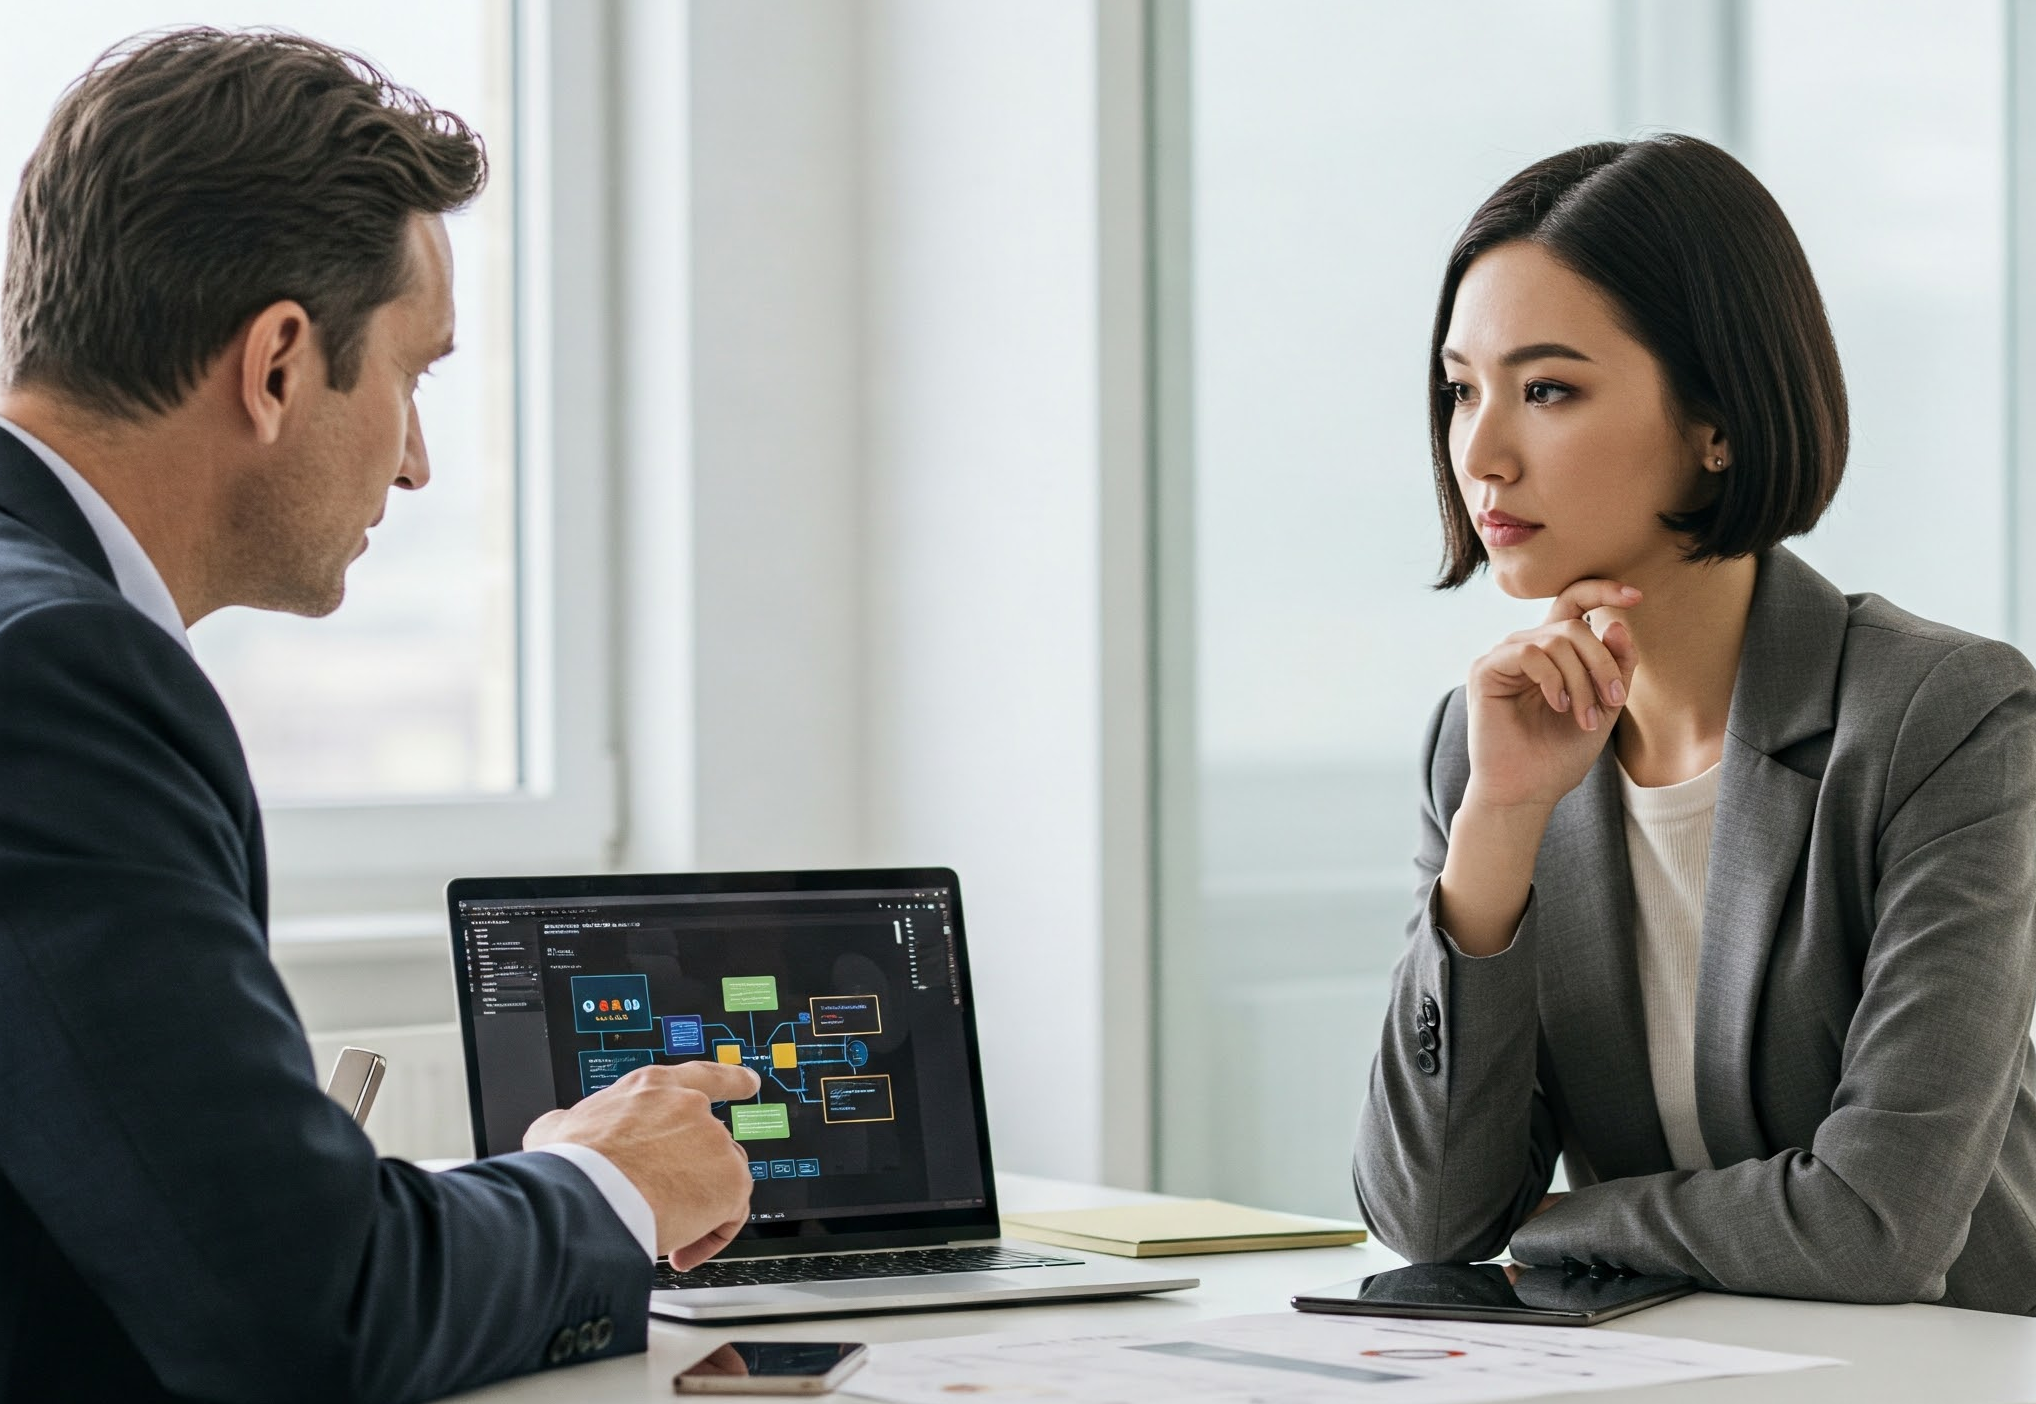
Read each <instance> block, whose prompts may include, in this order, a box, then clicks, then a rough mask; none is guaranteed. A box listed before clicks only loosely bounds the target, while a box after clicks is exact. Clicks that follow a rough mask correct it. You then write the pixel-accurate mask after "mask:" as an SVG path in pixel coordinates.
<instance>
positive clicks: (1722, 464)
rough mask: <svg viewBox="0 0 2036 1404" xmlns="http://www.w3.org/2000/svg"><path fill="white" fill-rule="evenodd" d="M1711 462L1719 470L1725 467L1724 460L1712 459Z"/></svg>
mask: <svg viewBox="0 0 2036 1404" xmlns="http://www.w3.org/2000/svg"><path fill="white" fill-rule="evenodd" d="M1711 462H1713V463H1715V464H1716V465H1717V466H1718V467H1720V468H1723V467H1724V466H1725V460H1724V459H1722V458H1714V459H1712V460H1711Z"/></svg>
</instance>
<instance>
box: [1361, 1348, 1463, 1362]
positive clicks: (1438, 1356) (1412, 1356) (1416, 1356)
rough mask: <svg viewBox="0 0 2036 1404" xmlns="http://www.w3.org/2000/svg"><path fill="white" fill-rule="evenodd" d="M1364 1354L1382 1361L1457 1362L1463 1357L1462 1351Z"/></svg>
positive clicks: (1399, 1351)
mask: <svg viewBox="0 0 2036 1404" xmlns="http://www.w3.org/2000/svg"><path fill="white" fill-rule="evenodd" d="M1363 1353H1364V1354H1365V1355H1370V1356H1374V1357H1376V1358H1377V1359H1380V1360H1455V1359H1458V1358H1459V1357H1461V1356H1462V1355H1463V1352H1462V1351H1460V1350H1367V1351H1365V1352H1363Z"/></svg>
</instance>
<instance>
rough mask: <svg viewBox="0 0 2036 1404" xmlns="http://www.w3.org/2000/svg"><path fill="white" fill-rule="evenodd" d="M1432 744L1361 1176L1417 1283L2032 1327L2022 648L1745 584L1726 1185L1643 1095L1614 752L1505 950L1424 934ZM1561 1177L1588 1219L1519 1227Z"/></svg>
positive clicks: (1566, 1209) (1880, 605) (1724, 1017)
mask: <svg viewBox="0 0 2036 1404" xmlns="http://www.w3.org/2000/svg"><path fill="white" fill-rule="evenodd" d="M1465 722H1466V716H1465V709H1464V703H1463V694H1462V690H1461V689H1458V690H1457V691H1456V692H1453V693H1451V694H1450V695H1449V696H1448V697H1447V698H1446V699H1444V701H1443V703H1442V705H1441V707H1440V708H1438V709H1437V711H1436V714H1435V718H1434V721H1433V723H1432V724H1431V726H1430V728H1429V732H1428V742H1427V748H1426V752H1425V754H1424V756H1423V767H1424V769H1423V773H1424V775H1425V777H1426V786H1425V793H1424V795H1423V802H1422V806H1421V838H1420V847H1419V853H1418V854H1417V857H1416V864H1417V866H1418V868H1419V870H1420V886H1419V888H1418V889H1417V891H1418V894H1419V896H1420V898H1421V903H1420V909H1419V910H1418V911H1417V913H1416V915H1415V916H1414V918H1413V920H1412V921H1411V922H1410V923H1409V931H1408V937H1409V939H1408V945H1407V949H1406V952H1405V954H1404V955H1403V956H1402V957H1401V959H1400V963H1399V966H1398V969H1397V971H1396V973H1395V976H1394V989H1393V996H1392V1004H1391V1007H1390V1009H1389V1010H1388V1012H1387V1016H1386V1027H1385V1036H1384V1038H1383V1039H1382V1041H1381V1043H1380V1047H1379V1053H1378V1057H1377V1059H1376V1061H1375V1062H1374V1063H1373V1065H1372V1073H1371V1084H1370V1095H1369V1097H1368V1098H1367V1100H1366V1103H1365V1106H1364V1110H1363V1113H1362V1116H1361V1119H1360V1123H1359V1131H1358V1144H1357V1155H1356V1163H1355V1175H1356V1181H1357V1191H1358V1197H1359V1200H1360V1201H1361V1203H1362V1204H1363V1207H1364V1211H1365V1217H1366V1220H1367V1222H1368V1223H1369V1224H1370V1225H1371V1227H1372V1230H1373V1232H1375V1233H1376V1234H1377V1235H1378V1236H1379V1238H1380V1239H1381V1240H1382V1241H1383V1242H1385V1243H1386V1244H1388V1245H1389V1246H1391V1247H1392V1248H1393V1249H1395V1250H1396V1251H1398V1252H1399V1253H1401V1254H1403V1255H1404V1256H1406V1257H1408V1258H1410V1259H1412V1260H1414V1261H1417V1262H1440V1261H1462V1260H1477V1259H1481V1258H1488V1257H1494V1256H1497V1255H1498V1254H1499V1253H1500V1252H1501V1251H1502V1250H1504V1249H1506V1248H1507V1247H1508V1246H1509V1243H1510V1247H1511V1251H1512V1254H1513V1256H1514V1257H1516V1258H1518V1259H1520V1260H1521V1261H1524V1262H1533V1263H1555V1262H1559V1261H1561V1260H1562V1259H1563V1258H1564V1257H1573V1258H1578V1259H1583V1260H1591V1259H1601V1260H1604V1261H1606V1262H1610V1263H1613V1264H1617V1265H1621V1266H1629V1267H1632V1268H1636V1269H1639V1270H1641V1271H1644V1272H1667V1273H1683V1274H1687V1275H1689V1276H1691V1277H1694V1278H1696V1279H1697V1280H1698V1281H1699V1282H1701V1283H1702V1284H1704V1285H1705V1286H1707V1287H1712V1288H1718V1289H1722V1290H1726V1291H1734V1292H1757V1293H1768V1294H1773V1295H1778V1296H1790V1297H1815V1298H1823V1299H1827V1300H1833V1301H1858V1302H1905V1301H1941V1302H1943V1303H1945V1304H1947V1305H1951V1306H1961V1307H1976V1308H1980V1309H1984V1310H1988V1311H2005V1312H2018V1313H2028V1312H2030V1311H2032V1310H2036V1072H2032V1063H2031V1058H2032V1050H2031V1046H2030V1037H2029V1022H2030V1013H2031V1006H2032V1003H2036V671H2032V670H2031V668H2030V666H2029V663H2028V661H2027V660H2026V659H2024V658H2023V657H2022V655H2021V654H2020V653H2019V652H2017V651H2016V650H2015V649H2013V648H2011V647H2009V646H2008V645H2007V644H2004V643H1997V642H1994V641H1992V640H1988V639H1982V638H1977V637H1974V636H1973V635H1970V634H1964V633H1960V632H1959V631H1957V630H1955V629H1949V628H1946V627H1945V626H1943V625H1941V624H1932V623H1930V622H1928V621H1926V620H1922V619H1918V618H1916V617H1914V616H1913V615H1909V614H1905V613H1903V612H1902V611H1901V610H1899V609H1896V608H1895V607H1894V606H1892V605H1890V604H1888V603H1887V602H1886V601H1885V600H1882V599H1880V598H1879V597H1877V596H1874V595H1852V596H1846V595H1841V594H1840V593H1839V592H1838V591H1837V590H1836V589H1835V588H1834V587H1833V586H1832V585H1831V584H1830V583H1829V582H1828V581H1826V580H1825V579H1824V578H1823V577H1822V576H1820V575H1818V574H1817V573H1816V572H1815V571H1813V570H1811V569H1810V568H1809V567H1808V566H1806V565H1804V564H1803V562H1802V561H1800V560H1799V559H1797V558H1796V557H1795V556H1794V555H1792V554H1790V553H1789V552H1788V551H1786V550H1781V549H1776V550H1773V551H1770V552H1768V553H1766V554H1765V555H1764V556H1763V557H1762V558H1761V561H1760V577H1759V583H1758V585H1757V586H1756V588H1755V592H1754V598H1753V608H1752V614H1751V616H1750V618H1749V620H1748V623H1747V631H1746V642H1745V647H1744V651H1743V653H1742V654H1741V658H1740V666H1739V678H1738V682H1737V683H1736V685H1735V686H1734V689H1733V693H1732V709H1731V714H1730V718H1729V720H1728V722H1727V725H1726V737H1725V753H1724V763H1723V772H1722V775H1721V777H1720V783H1719V788H1718V809H1717V814H1716V817H1715V820H1714V822H1713V828H1712V835H1713V837H1712V845H1711V860H1710V870H1709V877H1708V882H1707V887H1706V893H1705V899H1704V925H1703V952H1702V956H1701V962H1700V965H1699V973H1698V983H1697V1028H1696V1067H1697V1088H1696V1092H1697V1114H1698V1121H1699V1124H1700V1125H1701V1127H1702V1130H1703V1135H1704V1144H1705V1146H1706V1148H1707V1149H1708V1151H1709V1152H1710V1158H1711V1163H1712V1164H1713V1165H1714V1166H1715V1167H1717V1168H1715V1169H1712V1170H1700V1171H1684V1170H1676V1169H1674V1168H1672V1165H1671V1162H1670V1159H1669V1152H1668V1146H1667V1143H1666V1141H1665V1140H1664V1139H1663V1136H1662V1131H1661V1122H1660V1119H1659V1117H1658V1115H1657V1114H1656V1110H1655V1103H1654V1089H1653V1084H1652V1082H1651V1080H1650V1078H1649V1074H1648V1063H1647V1036H1646V1028H1645V1023H1644V1018H1645V1016H1644V1014H1643V1012H1642V1008H1641V1003H1640V990H1639V978H1638V975H1637V972H1636V961H1635V955H1634V948H1633V923H1634V916H1633V892H1632V882H1631V876H1630V872H1629V869H1628V867H1627V861H1626V844H1625V832H1624V825H1623V819H1622V815H1621V808H1620V799H1619V786H1618V776H1617V772H1616V769H1615V762H1614V759H1613V756H1612V753H1611V748H1610V747H1607V748H1606V752H1605V754H1604V755H1603V756H1602V757H1600V759H1599V761H1598V763H1597V765H1596V766H1595V767H1594V768H1593V769H1592V770H1591V772H1590V775H1589V776H1588V777H1587V778H1586V779H1585V781H1584V782H1583V784H1581V785H1579V786H1578V787H1577V788H1576V790H1574V791H1573V792H1572V793H1571V794H1569V795H1568V796H1567V797H1566V798H1565V799H1564V800H1563V801H1562V802H1561V803H1560V804H1559V805H1557V806H1556V809H1555V814H1554V817H1553V819H1552V820H1551V821H1550V823H1549V826H1548V833H1547V837H1546V839H1545V840H1544V841H1543V843H1542V847H1541V852H1540V855H1539V857H1538V858H1537V860H1536V863H1535V871H1534V889H1533V893H1532V895H1531V896H1530V898H1529V900H1528V904H1527V910H1526V913H1525V915H1523V916H1522V917H1521V920H1520V927H1519V930H1518V932H1517V933H1516V934H1515V935H1514V938H1513V943H1512V945H1511V946H1509V947H1508V948H1507V949H1506V950H1505V951H1503V952H1501V953H1500V954H1498V955H1495V956H1491V957H1488V958H1485V959H1472V958H1470V957H1468V956H1465V955H1463V954H1462V953H1461V952H1459V951H1458V950H1457V949H1456V948H1455V946H1454V945H1453V944H1452V943H1451V942H1450V940H1449V939H1448V937H1447V936H1446V935H1445V934H1444V933H1443V932H1442V930H1441V929H1440V928H1439V927H1438V926H1437V925H1436V922H1435V910H1436V909H1435V898H1436V894H1435V887H1436V878H1437V876H1438V875H1439V874H1440V873H1441V871H1442V861H1443V857H1444V855H1445V853H1446V852H1447V847H1448V833H1449V824H1450V820H1451V818H1452V817H1453V816H1454V814H1455V812H1456V808H1457V806H1458V805H1459V804H1460V803H1461V802H1462V798H1463V791H1464V786H1465V784H1466V782H1467V781H1468V780H1469V777H1470V762H1469V757H1468V752H1467V749H1466V734H1465ZM1558 1154H1562V1155H1563V1156H1564V1157H1565V1160H1566V1165H1567V1168H1568V1171H1569V1180H1570V1184H1571V1186H1572V1187H1573V1188H1572V1191H1571V1193H1570V1194H1569V1195H1568V1196H1567V1197H1566V1198H1564V1199H1563V1200H1562V1201H1561V1202H1560V1203H1559V1204H1558V1205H1557V1206H1556V1207H1554V1208H1552V1209H1550V1210H1549V1211H1548V1212H1546V1213H1544V1214H1542V1215H1540V1216H1539V1217H1537V1218H1535V1219H1534V1220H1533V1221H1532V1222H1531V1223H1523V1220H1525V1218H1526V1216H1527V1213H1528V1211H1529V1210H1531V1209H1532V1208H1533V1207H1534V1205H1535V1204H1536V1203H1537V1202H1539V1200H1540V1198H1541V1196H1542V1194H1543V1193H1544V1192H1545V1191H1546V1190H1547V1187H1548V1184H1549V1182H1550V1178H1551V1176H1552V1175H1553V1172H1554V1167H1555V1158H1556V1156H1557V1155H1558Z"/></svg>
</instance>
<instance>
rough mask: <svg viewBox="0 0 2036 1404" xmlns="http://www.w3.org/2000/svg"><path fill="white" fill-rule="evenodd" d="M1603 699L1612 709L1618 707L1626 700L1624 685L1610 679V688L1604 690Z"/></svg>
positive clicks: (1615, 679)
mask: <svg viewBox="0 0 2036 1404" xmlns="http://www.w3.org/2000/svg"><path fill="white" fill-rule="evenodd" d="M1605 698H1606V700H1607V701H1609V702H1610V703H1611V704H1612V705H1613V706H1614V707H1616V706H1618V705H1619V704H1620V703H1621V702H1624V701H1625V700H1626V684H1625V683H1622V682H1620V681H1619V680H1618V679H1617V678H1614V679H1612V683H1611V686H1609V687H1607V688H1606V689H1605Z"/></svg>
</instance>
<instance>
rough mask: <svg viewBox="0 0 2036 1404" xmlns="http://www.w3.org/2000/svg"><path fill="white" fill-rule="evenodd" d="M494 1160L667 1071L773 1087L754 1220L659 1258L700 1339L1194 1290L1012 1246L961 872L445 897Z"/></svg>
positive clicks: (537, 888)
mask: <svg viewBox="0 0 2036 1404" xmlns="http://www.w3.org/2000/svg"><path fill="white" fill-rule="evenodd" d="M446 901H447V906H448V908H449V912H450V916H451V920H452V946H453V969H454V972H455V981H454V983H455V985H456V986H457V987H458V992H459V1010H460V1029H461V1032H462V1034H463V1035H464V1037H465V1040H466V1067H467V1097H468V1103H469V1107H470V1109H471V1111H472V1115H473V1127H474V1148H475V1152H476V1154H478V1155H481V1156H489V1155H499V1154H502V1153H503V1152H506V1151H514V1150H518V1149H520V1148H521V1146H522V1143H523V1131H524V1128H525V1127H527V1126H528V1125H529V1124H530V1123H531V1122H532V1121H533V1120H535V1119H536V1118H537V1117H538V1116H540V1115H542V1114H543V1113H545V1112H547V1111H550V1110H551V1109H552V1108H554V1107H563V1106H570V1105H571V1104H572V1103H574V1102H576V1101H578V1100H579V1099H580V1098H582V1097H585V1096H588V1095H590V1094H592V1093H594V1092H598V1091H600V1090H601V1089H602V1088H603V1087H606V1086H608V1085H609V1084H610V1083H612V1082H614V1081H615V1080H616V1079H617V1078H619V1077H622V1076H623V1075H625V1074H626V1073H628V1072H629V1071H630V1070H631V1069H632V1068H638V1067H642V1066H644V1065H645V1064H648V1063H680V1062H687V1061H691V1060H696V1059H718V1060H719V1061H721V1062H725V1063H740V1064H743V1065H744V1066H747V1067H750V1068H753V1069H754V1070H755V1071H756V1073H757V1075H758V1076H759V1077H760V1078H761V1079H762V1087H761V1089H760V1090H759V1091H758V1093H757V1095H756V1096H755V1097H754V1098H752V1099H750V1100H749V1101H746V1102H735V1103H728V1104H723V1105H721V1106H719V1107H717V1108H716V1114H717V1115H719V1116H720V1117H721V1118H722V1119H723V1120H724V1121H726V1122H727V1124H728V1127H729V1132H730V1134H731V1135H732V1136H734V1138H735V1140H736V1142H737V1144H738V1145H740V1146H741V1147H742V1148H743V1150H744V1151H745V1152H746V1153H747V1156H748V1161H749V1173H750V1175H751V1177H752V1178H753V1179H754V1181H755V1183H754V1184H753V1186H752V1187H751V1188H752V1193H751V1198H750V1215H749V1224H748V1226H747V1227H745V1228H744V1229H743V1230H742V1231H741V1233H740V1234H739V1236H738V1237H737V1239H736V1241H735V1242H733V1243H731V1244H730V1245H729V1246H728V1247H727V1248H726V1249H724V1250H723V1251H722V1253H721V1255H720V1256H719V1257H717V1258H715V1259H714V1260H713V1261H711V1262H708V1263H705V1264H702V1265H701V1266H699V1267H697V1268H694V1269H693V1270H692V1271H690V1272H685V1273H677V1272H674V1271H672V1269H671V1267H670V1265H669V1264H668V1263H665V1262H663V1261H660V1262H659V1263H658V1264H657V1265H656V1281H655V1283H654V1286H653V1290H652V1292H651V1311H652V1313H653V1314H655V1315H658V1316H664V1317H670V1318H672V1319H675V1320H679V1321H695V1322H721V1321H758V1320H771V1319H780V1318H790V1317H806V1316H836V1315H847V1314H852V1313H864V1312H894V1311H925V1310H944V1309H948V1308H953V1307H964V1306H1001V1305H1005V1304H1007V1303H1015V1302H1025V1301H1046V1300H1058V1299H1065V1298H1073V1297H1113V1296H1133V1295H1137V1294H1140V1293H1145V1292H1172V1291H1179V1290H1181V1289H1182V1288H1187V1287H1193V1286H1196V1285H1197V1283H1198V1279H1196V1278H1193V1277H1182V1276H1178V1275H1171V1274H1160V1273H1156V1272H1154V1271H1152V1270H1150V1269H1147V1268H1142V1267H1138V1266H1133V1265H1126V1264H1122V1263H1118V1262H1114V1261H1108V1260H1103V1259H1096V1258H1091V1257H1088V1256H1085V1255H1083V1254H1080V1253H1072V1252H1062V1251H1060V1250H1058V1249H1043V1248H1041V1247H1039V1246H1038V1245H1034V1244H1026V1243H1017V1242H1012V1241H1009V1240H1006V1239H1003V1238H1001V1237H999V1230H998V1221H997V1191H996V1184H995V1181H994V1180H993V1178H992V1175H991V1167H990V1132H989V1119H988V1117H987V1116H986V1115H985V1114H984V1110H983V1078H982V1069H981V1064H980V1058H979V1056H978V1052H977V1047H976V1024H975V1006H974V1001H973V999H972V997H971V995H970V988H969V963H968V944H967V940H966V938H965V935H964V926H963V921H962V906H961V886H960V883H959V882H958V881H957V880H956V878H955V875H954V873H953V872H952V871H951V870H949V869H946V868H882V869H861V870H849V871H838V872H788V873H705V874H703V873H685V874H673V875H665V876H654V877H650V876H582V877H543V878H531V877H517V878H461V879H459V880H458V881H455V882H453V883H452V884H450V885H449V886H448V888H447V889H446Z"/></svg>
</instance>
